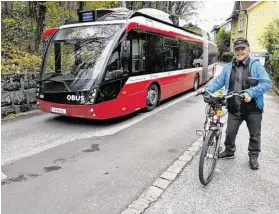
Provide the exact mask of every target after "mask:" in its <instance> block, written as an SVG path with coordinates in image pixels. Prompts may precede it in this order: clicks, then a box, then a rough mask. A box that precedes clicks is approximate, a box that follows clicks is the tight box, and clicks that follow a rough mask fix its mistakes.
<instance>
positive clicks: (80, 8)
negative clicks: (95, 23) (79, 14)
mask: <svg viewBox="0 0 279 214" xmlns="http://www.w3.org/2000/svg"><path fill="white" fill-rule="evenodd" d="M84 7H85V2H84V1H80V2H79V8H78V10H79V11H81V10H83V9H84Z"/></svg>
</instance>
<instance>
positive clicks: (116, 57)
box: [105, 44, 124, 80]
mask: <svg viewBox="0 0 279 214" xmlns="http://www.w3.org/2000/svg"><path fill="white" fill-rule="evenodd" d="M120 52H121V44H119V45H118V46H117V48H116V49H115V51H114V52H113V54H112V55H111V58H110V60H109V63H108V66H107V71H106V76H105V80H112V79H116V78H120V77H122V75H123V73H124V72H123V69H122V67H121V60H120Z"/></svg>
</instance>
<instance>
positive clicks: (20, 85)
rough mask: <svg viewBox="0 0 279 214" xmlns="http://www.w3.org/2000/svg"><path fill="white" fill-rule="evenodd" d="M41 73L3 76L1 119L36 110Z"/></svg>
mask: <svg viewBox="0 0 279 214" xmlns="http://www.w3.org/2000/svg"><path fill="white" fill-rule="evenodd" d="M38 78H39V73H29V74H10V75H1V117H2V118H3V117H6V116H7V115H9V114H15V113H20V112H27V111H30V110H33V109H36V108H37V106H36V95H35V94H36V86H37V80H38Z"/></svg>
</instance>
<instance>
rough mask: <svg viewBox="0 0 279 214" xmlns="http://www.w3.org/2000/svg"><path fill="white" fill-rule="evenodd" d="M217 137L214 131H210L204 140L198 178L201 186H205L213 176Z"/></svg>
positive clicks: (216, 156)
mask: <svg viewBox="0 0 279 214" xmlns="http://www.w3.org/2000/svg"><path fill="white" fill-rule="evenodd" d="M217 141H218V137H217V133H216V132H215V131H212V130H210V131H209V132H208V134H207V136H206V138H205V141H204V144H203V147H202V151H201V156H200V163H199V178H200V182H201V183H202V184H203V185H207V184H208V183H209V182H210V181H211V179H212V176H213V172H214V170H215V166H216V162H217V158H218V155H216V152H218V148H217V146H218V143H217Z"/></svg>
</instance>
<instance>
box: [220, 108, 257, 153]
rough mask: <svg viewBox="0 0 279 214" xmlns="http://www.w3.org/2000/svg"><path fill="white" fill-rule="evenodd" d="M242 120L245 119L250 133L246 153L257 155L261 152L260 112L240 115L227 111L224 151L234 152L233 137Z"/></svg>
mask: <svg viewBox="0 0 279 214" xmlns="http://www.w3.org/2000/svg"><path fill="white" fill-rule="evenodd" d="M243 120H245V121H246V124H247V127H248V130H249V134H250V139H249V146H248V151H249V152H248V155H249V156H256V157H258V156H259V153H260V152H261V123H262V113H245V114H243V115H241V116H236V115H234V114H231V113H229V115H228V123H227V130H226V140H225V146H226V151H227V152H229V153H231V154H233V153H234V152H235V149H236V146H235V138H236V135H237V133H238V129H239V126H240V125H241V123H242V122H243Z"/></svg>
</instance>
